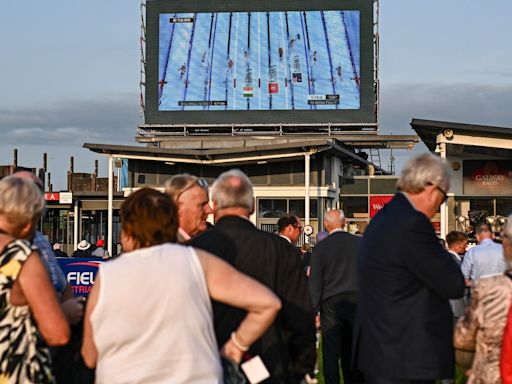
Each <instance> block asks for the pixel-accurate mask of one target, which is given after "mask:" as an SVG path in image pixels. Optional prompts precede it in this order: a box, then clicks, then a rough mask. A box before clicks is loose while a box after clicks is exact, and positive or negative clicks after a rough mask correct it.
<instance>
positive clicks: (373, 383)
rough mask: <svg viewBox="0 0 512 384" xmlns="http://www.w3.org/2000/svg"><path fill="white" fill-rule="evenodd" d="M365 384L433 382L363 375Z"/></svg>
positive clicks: (424, 383)
mask: <svg viewBox="0 0 512 384" xmlns="http://www.w3.org/2000/svg"><path fill="white" fill-rule="evenodd" d="M364 382H365V384H434V383H435V382H436V381H435V380H401V379H386V378H384V377H375V376H366V375H364Z"/></svg>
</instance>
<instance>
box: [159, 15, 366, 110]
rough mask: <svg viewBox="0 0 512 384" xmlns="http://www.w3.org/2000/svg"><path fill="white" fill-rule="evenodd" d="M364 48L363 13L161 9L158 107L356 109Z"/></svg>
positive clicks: (201, 108)
mask: <svg viewBox="0 0 512 384" xmlns="http://www.w3.org/2000/svg"><path fill="white" fill-rule="evenodd" d="M322 16H323V17H322ZM170 17H181V18H187V17H189V18H194V19H193V22H181V23H170V22H169V19H170ZM230 17H231V28H230V23H229V21H230ZM269 26H270V28H269ZM268 30H270V36H269V34H268ZM306 31H307V32H308V33H306ZM269 37H270V47H269ZM359 47H360V42H359V12H358V11H344V12H341V11H324V12H320V11H308V12H296V11H293V12H269V13H268V16H267V12H251V13H247V12H233V13H199V14H193V13H181V14H180V13H178V14H162V15H160V41H159V49H160V50H159V76H160V77H159V80H160V83H159V110H160V111H179V110H189V111H194V110H311V109H320V110H333V109H358V108H359V107H360V94H359V86H358V84H357V81H356V79H357V80H359V68H360V62H359V61H360V52H359V49H360V48H359ZM270 83H272V88H273V92H270V91H269V86H270ZM244 89H245V90H244ZM311 95H313V96H316V97H317V98H322V97H325V95H339V98H340V102H339V104H337V105H336V104H330V105H311V104H308V99H310V98H311ZM180 102H188V103H190V102H192V103H195V104H198V105H180ZM214 102H217V103H219V102H220V103H222V104H225V105H212V104H213V103H214Z"/></svg>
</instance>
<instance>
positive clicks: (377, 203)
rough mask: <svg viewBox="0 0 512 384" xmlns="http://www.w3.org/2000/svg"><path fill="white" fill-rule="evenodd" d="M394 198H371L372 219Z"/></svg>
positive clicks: (391, 196)
mask: <svg viewBox="0 0 512 384" xmlns="http://www.w3.org/2000/svg"><path fill="white" fill-rule="evenodd" d="M392 198H393V195H386V196H370V218H372V217H373V216H375V215H376V214H377V212H379V211H380V210H381V209H382V207H384V205H386V204H387V203H389V202H390V201H391V199H392Z"/></svg>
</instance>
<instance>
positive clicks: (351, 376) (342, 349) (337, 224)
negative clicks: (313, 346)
mask: <svg viewBox="0 0 512 384" xmlns="http://www.w3.org/2000/svg"><path fill="white" fill-rule="evenodd" d="M324 227H325V230H326V231H327V232H328V233H329V235H328V236H327V237H326V238H325V239H324V240H322V241H321V242H320V243H318V244H317V245H316V246H315V248H314V249H313V255H312V256H311V276H310V278H309V289H310V293H311V299H312V302H313V307H314V309H315V310H316V311H317V312H320V320H321V327H322V353H323V355H322V356H323V366H324V377H325V383H327V384H331V383H332V384H334V383H336V384H339V383H340V374H339V372H340V363H341V369H342V372H343V382H344V383H346V384H351V383H357V382H358V381H359V380H358V379H359V377H358V375H357V373H356V372H355V371H354V369H353V368H352V367H351V350H352V330H353V326H354V320H355V314H356V303H357V290H358V288H357V252H358V249H359V244H360V241H361V238H360V237H359V236H354V235H351V234H350V233H347V232H345V231H344V230H343V228H344V227H345V214H344V213H343V211H342V210H339V209H332V210H330V211H327V212H326V213H325V214H324Z"/></svg>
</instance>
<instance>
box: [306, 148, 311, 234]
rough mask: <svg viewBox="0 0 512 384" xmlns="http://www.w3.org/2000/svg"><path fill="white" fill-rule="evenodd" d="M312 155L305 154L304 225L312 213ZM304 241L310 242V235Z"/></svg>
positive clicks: (307, 223) (307, 222)
mask: <svg viewBox="0 0 512 384" xmlns="http://www.w3.org/2000/svg"><path fill="white" fill-rule="evenodd" d="M310 163H311V155H310V154H309V153H306V154H305V155H304V188H305V189H306V193H305V194H304V225H309V214H310V212H309V211H310V206H309V184H310V180H309V176H310V168H311V166H310V165H311V164H310ZM304 242H306V243H309V236H304Z"/></svg>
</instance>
